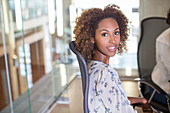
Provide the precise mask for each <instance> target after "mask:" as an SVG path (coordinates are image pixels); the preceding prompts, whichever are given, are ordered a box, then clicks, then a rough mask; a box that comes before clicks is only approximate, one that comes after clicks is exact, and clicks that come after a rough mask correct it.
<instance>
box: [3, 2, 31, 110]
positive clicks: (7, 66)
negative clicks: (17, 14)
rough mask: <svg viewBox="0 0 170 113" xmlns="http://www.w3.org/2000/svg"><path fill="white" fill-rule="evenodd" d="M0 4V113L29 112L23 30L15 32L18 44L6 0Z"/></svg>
mask: <svg viewBox="0 0 170 113" xmlns="http://www.w3.org/2000/svg"><path fill="white" fill-rule="evenodd" d="M0 6H1V7H0V11H1V15H0V16H1V18H0V19H1V22H0V23H1V36H0V51H1V52H0V53H1V55H0V60H1V61H0V63H1V64H0V84H1V87H0V90H1V92H0V93H1V94H0V96H1V97H0V98H1V99H0V112H2V113H4V112H8V113H9V112H11V113H14V112H17V113H22V112H25V113H30V112H31V103H30V94H29V88H28V86H29V85H28V83H27V82H28V79H27V78H28V75H29V69H28V71H27V68H26V67H29V65H26V62H29V59H28V58H27V57H28V56H29V54H26V53H25V48H24V47H25V46H24V43H23V42H24V41H23V40H24V37H22V34H23V31H22V30H18V31H17V32H19V33H20V45H18V41H19V40H16V37H17V36H16V32H15V31H16V30H15V27H14V20H13V11H12V10H11V9H10V8H9V2H8V1H7V0H2V1H1V2H0ZM21 20H22V19H21ZM21 23H22V21H21ZM18 36H19V35H18Z"/></svg>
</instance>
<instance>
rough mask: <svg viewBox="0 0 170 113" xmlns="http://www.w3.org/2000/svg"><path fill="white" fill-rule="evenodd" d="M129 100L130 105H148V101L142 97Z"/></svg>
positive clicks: (129, 98)
mask: <svg viewBox="0 0 170 113" xmlns="http://www.w3.org/2000/svg"><path fill="white" fill-rule="evenodd" d="M128 100H129V101H130V104H137V103H141V104H146V103H147V100H146V99H145V98H141V97H128Z"/></svg>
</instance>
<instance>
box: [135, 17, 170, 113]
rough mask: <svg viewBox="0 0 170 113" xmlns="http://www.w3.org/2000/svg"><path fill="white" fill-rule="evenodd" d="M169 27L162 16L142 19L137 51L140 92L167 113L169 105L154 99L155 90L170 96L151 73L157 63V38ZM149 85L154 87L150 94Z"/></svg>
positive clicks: (169, 110)
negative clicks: (157, 83) (155, 81)
mask: <svg viewBox="0 0 170 113" xmlns="http://www.w3.org/2000/svg"><path fill="white" fill-rule="evenodd" d="M168 27H169V25H168V24H167V23H166V19H165V18H162V17H150V18H146V19H144V20H142V22H141V35H140V40H139V44H138V51H137V61H138V72H139V77H140V79H141V80H140V82H139V83H140V86H139V87H140V93H141V95H142V96H143V97H145V98H146V99H147V100H148V102H149V103H150V105H151V106H152V107H153V108H154V109H155V110H159V111H162V112H165V113H170V108H169V109H168V106H166V105H164V104H161V103H159V102H158V101H156V100H154V98H153V96H154V94H155V92H158V93H159V94H164V95H166V97H167V99H170V96H169V95H168V94H167V93H166V92H164V91H163V90H162V89H161V88H160V87H159V86H158V85H156V84H155V83H154V82H153V81H152V79H151V73H152V71H153V68H154V66H155V65H156V48H155V47H156V38H157V37H158V36H159V35H160V34H161V33H162V32H163V31H164V30H165V29H167V28H168ZM149 87H152V88H153V89H154V91H153V92H152V94H149Z"/></svg>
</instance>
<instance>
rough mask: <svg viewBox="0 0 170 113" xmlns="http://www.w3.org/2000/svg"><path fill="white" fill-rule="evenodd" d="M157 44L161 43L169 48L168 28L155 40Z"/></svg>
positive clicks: (169, 30)
mask: <svg viewBox="0 0 170 113" xmlns="http://www.w3.org/2000/svg"><path fill="white" fill-rule="evenodd" d="M157 43H162V44H165V45H167V46H170V28H168V29H166V30H165V31H164V32H162V33H161V34H160V35H159V37H158V38H157Z"/></svg>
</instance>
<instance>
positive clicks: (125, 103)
mask: <svg viewBox="0 0 170 113" xmlns="http://www.w3.org/2000/svg"><path fill="white" fill-rule="evenodd" d="M88 69H89V75H90V83H89V94H88V107H89V113H136V111H135V110H134V109H133V107H132V106H131V105H130V101H129V100H128V98H127V95H126V92H125V90H124V89H123V87H122V84H121V81H120V79H119V76H118V74H117V72H116V71H115V70H114V69H113V68H111V67H110V66H108V65H106V64H104V63H103V62H100V61H95V60H91V61H89V62H88Z"/></svg>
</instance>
